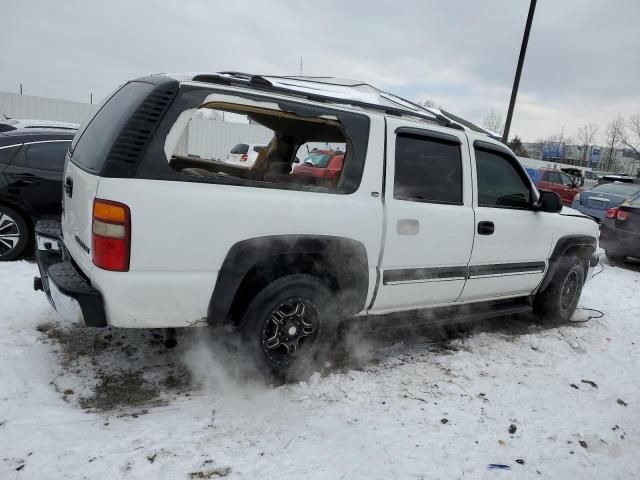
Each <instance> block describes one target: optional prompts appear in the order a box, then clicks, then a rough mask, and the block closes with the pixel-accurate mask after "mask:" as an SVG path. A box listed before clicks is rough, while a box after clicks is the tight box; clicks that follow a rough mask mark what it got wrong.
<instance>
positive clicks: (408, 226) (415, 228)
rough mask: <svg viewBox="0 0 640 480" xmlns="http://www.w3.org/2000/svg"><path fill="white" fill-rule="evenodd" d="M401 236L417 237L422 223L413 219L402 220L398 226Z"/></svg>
mask: <svg viewBox="0 0 640 480" xmlns="http://www.w3.org/2000/svg"><path fill="white" fill-rule="evenodd" d="M396 232H398V234H399V235H417V234H418V232H420V222H419V221H418V220H416V219H413V218H402V219H400V220H398V223H397V224H396Z"/></svg>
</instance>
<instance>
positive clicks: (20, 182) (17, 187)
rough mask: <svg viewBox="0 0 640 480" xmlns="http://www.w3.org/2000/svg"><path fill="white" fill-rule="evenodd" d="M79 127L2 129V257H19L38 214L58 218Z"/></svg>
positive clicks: (0, 174) (0, 237)
mask: <svg viewBox="0 0 640 480" xmlns="http://www.w3.org/2000/svg"><path fill="white" fill-rule="evenodd" d="M75 132H76V131H75V130H70V129H60V128H19V129H16V130H11V131H5V132H2V133H0V261H3V260H14V259H16V258H18V257H19V256H20V255H21V254H22V253H23V252H24V250H25V248H27V246H28V245H29V244H30V242H31V241H32V238H33V226H34V225H35V222H36V221H37V220H39V219H46V218H58V219H59V218H60V213H61V209H62V203H61V202H62V200H61V199H62V171H63V169H64V159H65V154H66V152H67V150H68V149H69V145H70V143H71V140H72V139H73V136H74V135H75Z"/></svg>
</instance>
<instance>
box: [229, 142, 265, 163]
mask: <svg viewBox="0 0 640 480" xmlns="http://www.w3.org/2000/svg"><path fill="white" fill-rule="evenodd" d="M264 148H265V145H254V144H248V143H238V144H237V145H236V146H234V147H233V148H232V149H231V151H230V152H229V154H228V155H227V159H226V162H227V163H230V164H232V165H241V166H243V167H246V168H251V167H252V166H253V163H254V162H255V161H256V158H258V154H259V153H260V152H261V151H262V150H263V149H264Z"/></svg>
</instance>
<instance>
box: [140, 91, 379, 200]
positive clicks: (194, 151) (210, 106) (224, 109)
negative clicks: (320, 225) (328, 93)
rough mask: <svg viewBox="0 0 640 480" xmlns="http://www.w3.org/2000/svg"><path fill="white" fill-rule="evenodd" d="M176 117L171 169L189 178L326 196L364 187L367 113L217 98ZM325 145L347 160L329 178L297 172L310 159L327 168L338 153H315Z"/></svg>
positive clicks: (170, 139) (168, 148) (169, 136)
mask: <svg viewBox="0 0 640 480" xmlns="http://www.w3.org/2000/svg"><path fill="white" fill-rule="evenodd" d="M297 108H300V112H301V114H300V115H298V114H296V113H295V111H296V109H297ZM316 109H317V110H318V114H317V115H314V114H313V110H316ZM175 116H176V120H175V123H174V124H173V126H172V127H171V129H170V131H169V132H168V133H165V135H166V140H165V143H164V150H165V155H166V156H167V160H168V165H169V167H170V169H171V171H172V172H174V174H179V175H180V176H181V178H182V179H183V180H185V181H198V182H210V183H226V184H234V185H243V186H253V187H264V188H281V189H293V190H312V191H316V192H327V193H351V192H353V191H355V190H356V189H357V187H358V185H359V183H360V179H361V175H362V169H363V167H364V158H365V155H366V146H367V141H368V132H369V118H368V117H367V116H365V115H360V114H354V113H350V112H344V113H343V112H334V111H331V110H328V109H324V108H323V109H319V108H317V107H311V106H307V105H305V106H300V107H297V106H292V107H289V108H282V109H281V108H280V105H277V104H275V103H273V101H264V102H256V101H252V100H245V99H243V98H241V97H238V96H235V95H234V96H231V95H230V94H229V95H226V94H220V95H217V94H211V95H209V96H206V97H204V98H203V100H202V102H201V103H200V104H199V105H197V106H196V107H195V108H190V109H184V110H182V111H180V112H177V113H176V114H175ZM318 147H322V148H324V149H327V148H328V149H330V150H334V149H337V148H339V149H340V154H344V162H343V163H342V165H341V166H340V167H338V168H337V169H333V168H332V171H331V173H330V174H329V173H324V172H323V171H320V172H318V173H317V174H316V173H315V172H309V169H306V170H304V169H298V168H296V167H297V166H298V165H300V164H301V161H302V160H304V159H307V158H308V157H311V160H310V161H312V162H313V164H314V166H318V167H321V168H325V167H327V165H328V164H329V162H330V160H331V158H332V157H333V154H332V153H330V152H327V151H324V152H313V151H312V150H313V149H317V148H318ZM142 172H144V169H143V170H142Z"/></svg>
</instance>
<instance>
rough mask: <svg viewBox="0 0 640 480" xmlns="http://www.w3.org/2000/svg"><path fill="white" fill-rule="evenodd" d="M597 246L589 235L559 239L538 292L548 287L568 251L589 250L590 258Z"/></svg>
mask: <svg viewBox="0 0 640 480" xmlns="http://www.w3.org/2000/svg"><path fill="white" fill-rule="evenodd" d="M597 245H598V241H597V239H596V238H595V237H592V236H591V235H566V236H564V237H560V238H559V239H558V241H557V242H556V245H555V247H554V248H553V252H552V253H551V256H550V257H549V268H547V273H546V275H545V276H544V278H543V279H542V282H541V283H540V286H539V287H538V292H543V291H544V290H545V289H546V288H547V287H548V286H549V283H550V282H551V279H552V278H553V276H554V275H555V273H556V270H557V269H558V265H559V264H560V260H561V259H562V257H563V256H564V255H565V254H566V253H567V251H568V250H569V249H571V248H574V247H581V248H586V249H587V250H589V256H591V255H592V254H593V253H594V252H595V250H596V246H597ZM585 274H586V272H585ZM538 292H536V293H538Z"/></svg>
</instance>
